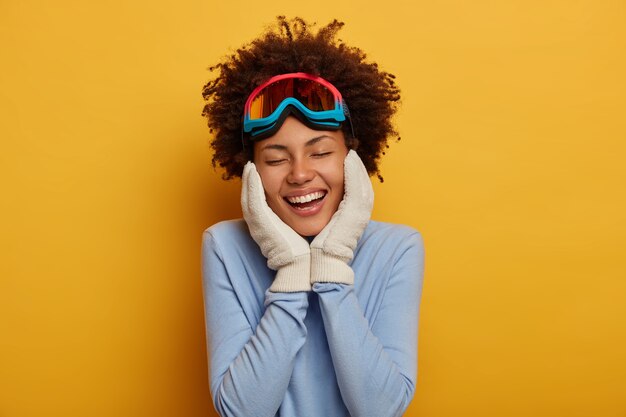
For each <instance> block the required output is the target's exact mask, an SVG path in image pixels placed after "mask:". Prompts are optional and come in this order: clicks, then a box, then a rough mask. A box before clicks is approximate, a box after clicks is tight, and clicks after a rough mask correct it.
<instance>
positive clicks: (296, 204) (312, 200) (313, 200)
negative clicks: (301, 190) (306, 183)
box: [284, 191, 327, 211]
mask: <svg viewBox="0 0 626 417" xmlns="http://www.w3.org/2000/svg"><path fill="white" fill-rule="evenodd" d="M326 194H327V192H326V191H316V192H314V193H310V194H306V195H300V196H297V197H284V199H285V201H286V202H287V203H289V205H290V206H291V207H293V208H295V209H296V210H303V211H305V210H311V209H312V208H314V207H316V206H317V205H318V204H319V203H321V202H322V200H324V197H326Z"/></svg>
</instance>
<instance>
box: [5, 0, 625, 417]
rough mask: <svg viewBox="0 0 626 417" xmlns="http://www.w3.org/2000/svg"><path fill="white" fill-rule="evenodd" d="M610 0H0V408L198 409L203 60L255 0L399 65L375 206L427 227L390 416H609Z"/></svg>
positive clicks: (614, 17)
mask: <svg viewBox="0 0 626 417" xmlns="http://www.w3.org/2000/svg"><path fill="white" fill-rule="evenodd" d="M625 9H626V4H625V3H624V2H623V1H610V0H605V1H593V0H580V1H564V0H563V1H550V0H549V1H541V2H539V1H522V0H519V1H501V2H498V1H471V2H469V1H462V0H448V1H421V0H420V1H416V2H413V1H408V0H407V1H396V2H389V1H387V2H376V3H370V4H368V3H363V2H362V1H356V0H354V1H344V2H338V1H326V0H317V1H311V2H304V3H303V2H296V1H282V0H281V1H272V2H269V3H268V2H248V1H242V0H233V1H224V2H207V1H204V2H203V1H182V2H174V1H170V2H167V1H160V0H155V1H147V0H140V1H131V2H126V1H114V2H89V1H78V0H75V1H71V0H57V1H54V2H52V1H33V0H20V1H17V0H14V1H3V2H2V3H1V4H0V37H1V44H0V57H1V62H0V64H1V66H0V74H1V78H0V120H1V122H0V138H1V145H2V147H1V150H0V178H1V181H2V184H1V186H2V188H1V190H2V191H1V193H2V200H1V205H0V210H1V216H0V218H1V221H2V224H1V225H0V227H1V232H0V236H1V237H0V244H1V246H0V253H1V256H2V261H1V263H0V279H1V281H0V416H1V417H26V416H44V415H45V416H65V417H70V416H81V417H82V416H172V417H179V416H184V417H187V416H212V415H215V414H213V411H212V405H211V400H210V396H209V393H208V384H207V369H206V367H207V364H206V356H205V355H206V353H205V336H204V321H203V320H204V318H203V307H202V295H201V280H200V243H201V233H202V231H203V230H204V229H205V228H206V227H208V226H209V225H211V224H213V223H215V222H217V221H218V220H221V219H226V218H232V217H239V216H240V211H239V202H238V193H239V184H238V183H237V182H230V183H226V182H222V181H221V180H220V174H219V173H216V172H214V171H213V170H212V168H211V167H210V163H209V158H210V154H209V147H208V144H207V142H208V129H207V128H206V127H205V120H204V119H202V118H201V117H200V112H201V108H202V104H203V103H202V99H201V96H200V90H201V87H202V85H203V84H204V82H205V81H206V80H207V79H208V78H209V72H208V71H207V70H206V68H207V67H208V66H209V65H211V64H213V63H215V62H216V61H217V60H218V59H220V57H222V56H223V55H224V54H226V53H228V52H232V51H234V50H235V48H237V47H239V46H240V45H242V44H243V43H244V42H247V41H248V40H250V39H252V38H253V37H255V36H256V35H258V34H259V33H260V31H261V29H262V27H263V26H264V25H266V24H268V23H271V22H273V20H274V17H275V16H276V15H278V14H286V15H287V16H294V15H302V16H304V17H306V18H308V19H312V20H317V21H318V22H320V23H326V22H328V21H329V20H330V19H331V18H333V17H337V18H339V19H342V20H345V21H346V23H347V26H346V27H345V29H344V30H343V31H342V33H341V36H340V37H341V38H342V39H344V40H345V41H347V42H349V43H351V44H354V45H358V46H360V47H362V48H363V49H364V50H365V51H367V52H368V54H369V56H370V57H371V58H372V59H373V60H375V61H377V62H379V63H380V64H381V66H382V68H383V69H385V70H388V71H390V72H392V73H394V74H396V75H397V77H398V82H399V85H400V86H401V87H402V91H403V97H404V98H403V106H402V109H401V111H400V113H399V115H398V118H397V126H398V129H399V130H400V132H401V136H402V140H401V141H400V143H394V144H392V146H391V148H390V149H389V151H388V155H387V157H386V159H385V161H384V164H383V166H382V170H383V175H384V177H385V182H384V183H383V184H380V183H378V182H376V184H375V190H376V193H377V194H376V197H377V200H376V208H375V212H374V218H376V219H379V220H384V221H391V222H399V223H406V224H409V225H412V226H414V227H416V228H417V229H419V230H420V231H421V232H422V233H423V235H424V238H425V243H426V251H427V253H426V279H425V285H424V293H423V303H422V310H421V311H422V317H421V322H420V323H421V328H420V356H419V383H418V387H417V393H416V395H415V399H414V400H413V402H412V404H411V406H410V409H409V412H408V413H407V414H406V415H408V416H420V417H459V416H464V417H469V416H477V417H478V416H480V417H486V416H493V417H517V416H520V417H522V416H524V417H527V416H541V417H543V416H545V417H555V416H559V417H560V416H562V417H624V416H626V356H625V353H626V265H625V264H626V263H625V258H626V256H625V255H626V254H625V250H626V219H625V217H626V216H625V214H624V213H626V197H625V193H624V188H625V187H624V186H625V183H626V167H625V166H626V164H625V163H624V160H625V157H626V155H625V154H626V152H625V151H626V145H625V141H626V117H625V116H626V81H625V80H626V77H625V75H624V74H626V57H625V55H626V10H625Z"/></svg>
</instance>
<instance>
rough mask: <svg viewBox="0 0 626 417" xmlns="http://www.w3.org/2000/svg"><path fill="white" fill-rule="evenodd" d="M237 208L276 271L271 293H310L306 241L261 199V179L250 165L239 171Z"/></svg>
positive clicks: (308, 258) (262, 194)
mask: <svg viewBox="0 0 626 417" xmlns="http://www.w3.org/2000/svg"><path fill="white" fill-rule="evenodd" d="M241 179H242V186H241V208H242V210H243V218H244V219H245V220H246V223H247V224H248V228H249V229H250V234H251V235H252V238H253V239H254V241H255V242H256V243H257V244H258V245H259V247H260V248H261V252H262V253H263V256H265V257H266V258H267V266H268V267H269V268H270V269H273V270H275V271H276V277H275V278H274V282H273V283H272V285H271V286H270V291H273V292H298V291H310V290H311V283H310V279H309V277H310V270H311V267H310V265H311V255H310V248H309V244H308V242H307V241H306V240H305V239H304V238H302V237H301V236H300V235H299V234H297V233H296V232H295V231H294V230H293V229H292V228H291V227H289V226H287V225H286V224H285V223H283V221H282V220H281V219H280V218H279V217H278V216H277V215H276V214H275V213H274V212H273V211H272V209H271V208H270V207H269V206H268V205H267V201H266V200H265V191H264V190H263V183H262V182H261V177H260V176H259V173H258V172H257V170H256V166H255V165H254V163H253V162H248V163H247V164H246V166H245V167H244V169H243V175H242V177H241Z"/></svg>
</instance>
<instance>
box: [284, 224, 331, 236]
mask: <svg viewBox="0 0 626 417" xmlns="http://www.w3.org/2000/svg"><path fill="white" fill-rule="evenodd" d="M327 224H328V221H324V222H322V221H299V222H295V223H294V224H289V225H288V226H289V227H291V228H292V229H293V230H295V231H296V233H297V234H299V235H300V236H304V237H311V236H317V235H318V234H319V233H320V232H321V231H322V229H324V227H325V226H326V225H327Z"/></svg>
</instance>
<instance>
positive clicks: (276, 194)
mask: <svg viewBox="0 0 626 417" xmlns="http://www.w3.org/2000/svg"><path fill="white" fill-rule="evenodd" d="M347 154H348V148H347V147H346V144H345V139H344V136H343V132H342V131H341V129H340V130H336V131H325V130H314V129H311V128H309V127H308V126H306V125H304V124H303V123H301V122H300V121H299V120H298V119H296V118H295V117H293V116H289V117H288V118H287V119H286V120H285V121H284V123H283V125H282V126H281V128H280V130H278V132H276V134H275V135H274V136H270V137H269V138H267V139H264V140H261V141H258V142H255V143H254V164H255V165H256V167H257V170H258V172H259V175H260V176H261V180H262V181H263V188H265V198H266V199H267V204H268V205H269V206H270V208H271V209H272V210H273V211H274V213H276V215H278V217H280V219H281V220H282V221H283V222H285V223H286V224H287V225H288V226H289V227H291V228H292V229H293V230H295V231H296V232H297V233H298V234H300V235H302V236H315V235H317V234H318V233H319V232H320V231H321V230H322V229H323V228H324V226H326V225H327V224H328V222H329V221H330V218H331V217H332V216H333V214H334V213H335V211H337V207H338V206H339V203H340V202H341V200H342V199H343V161H344V159H345V157H346V155H347Z"/></svg>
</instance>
